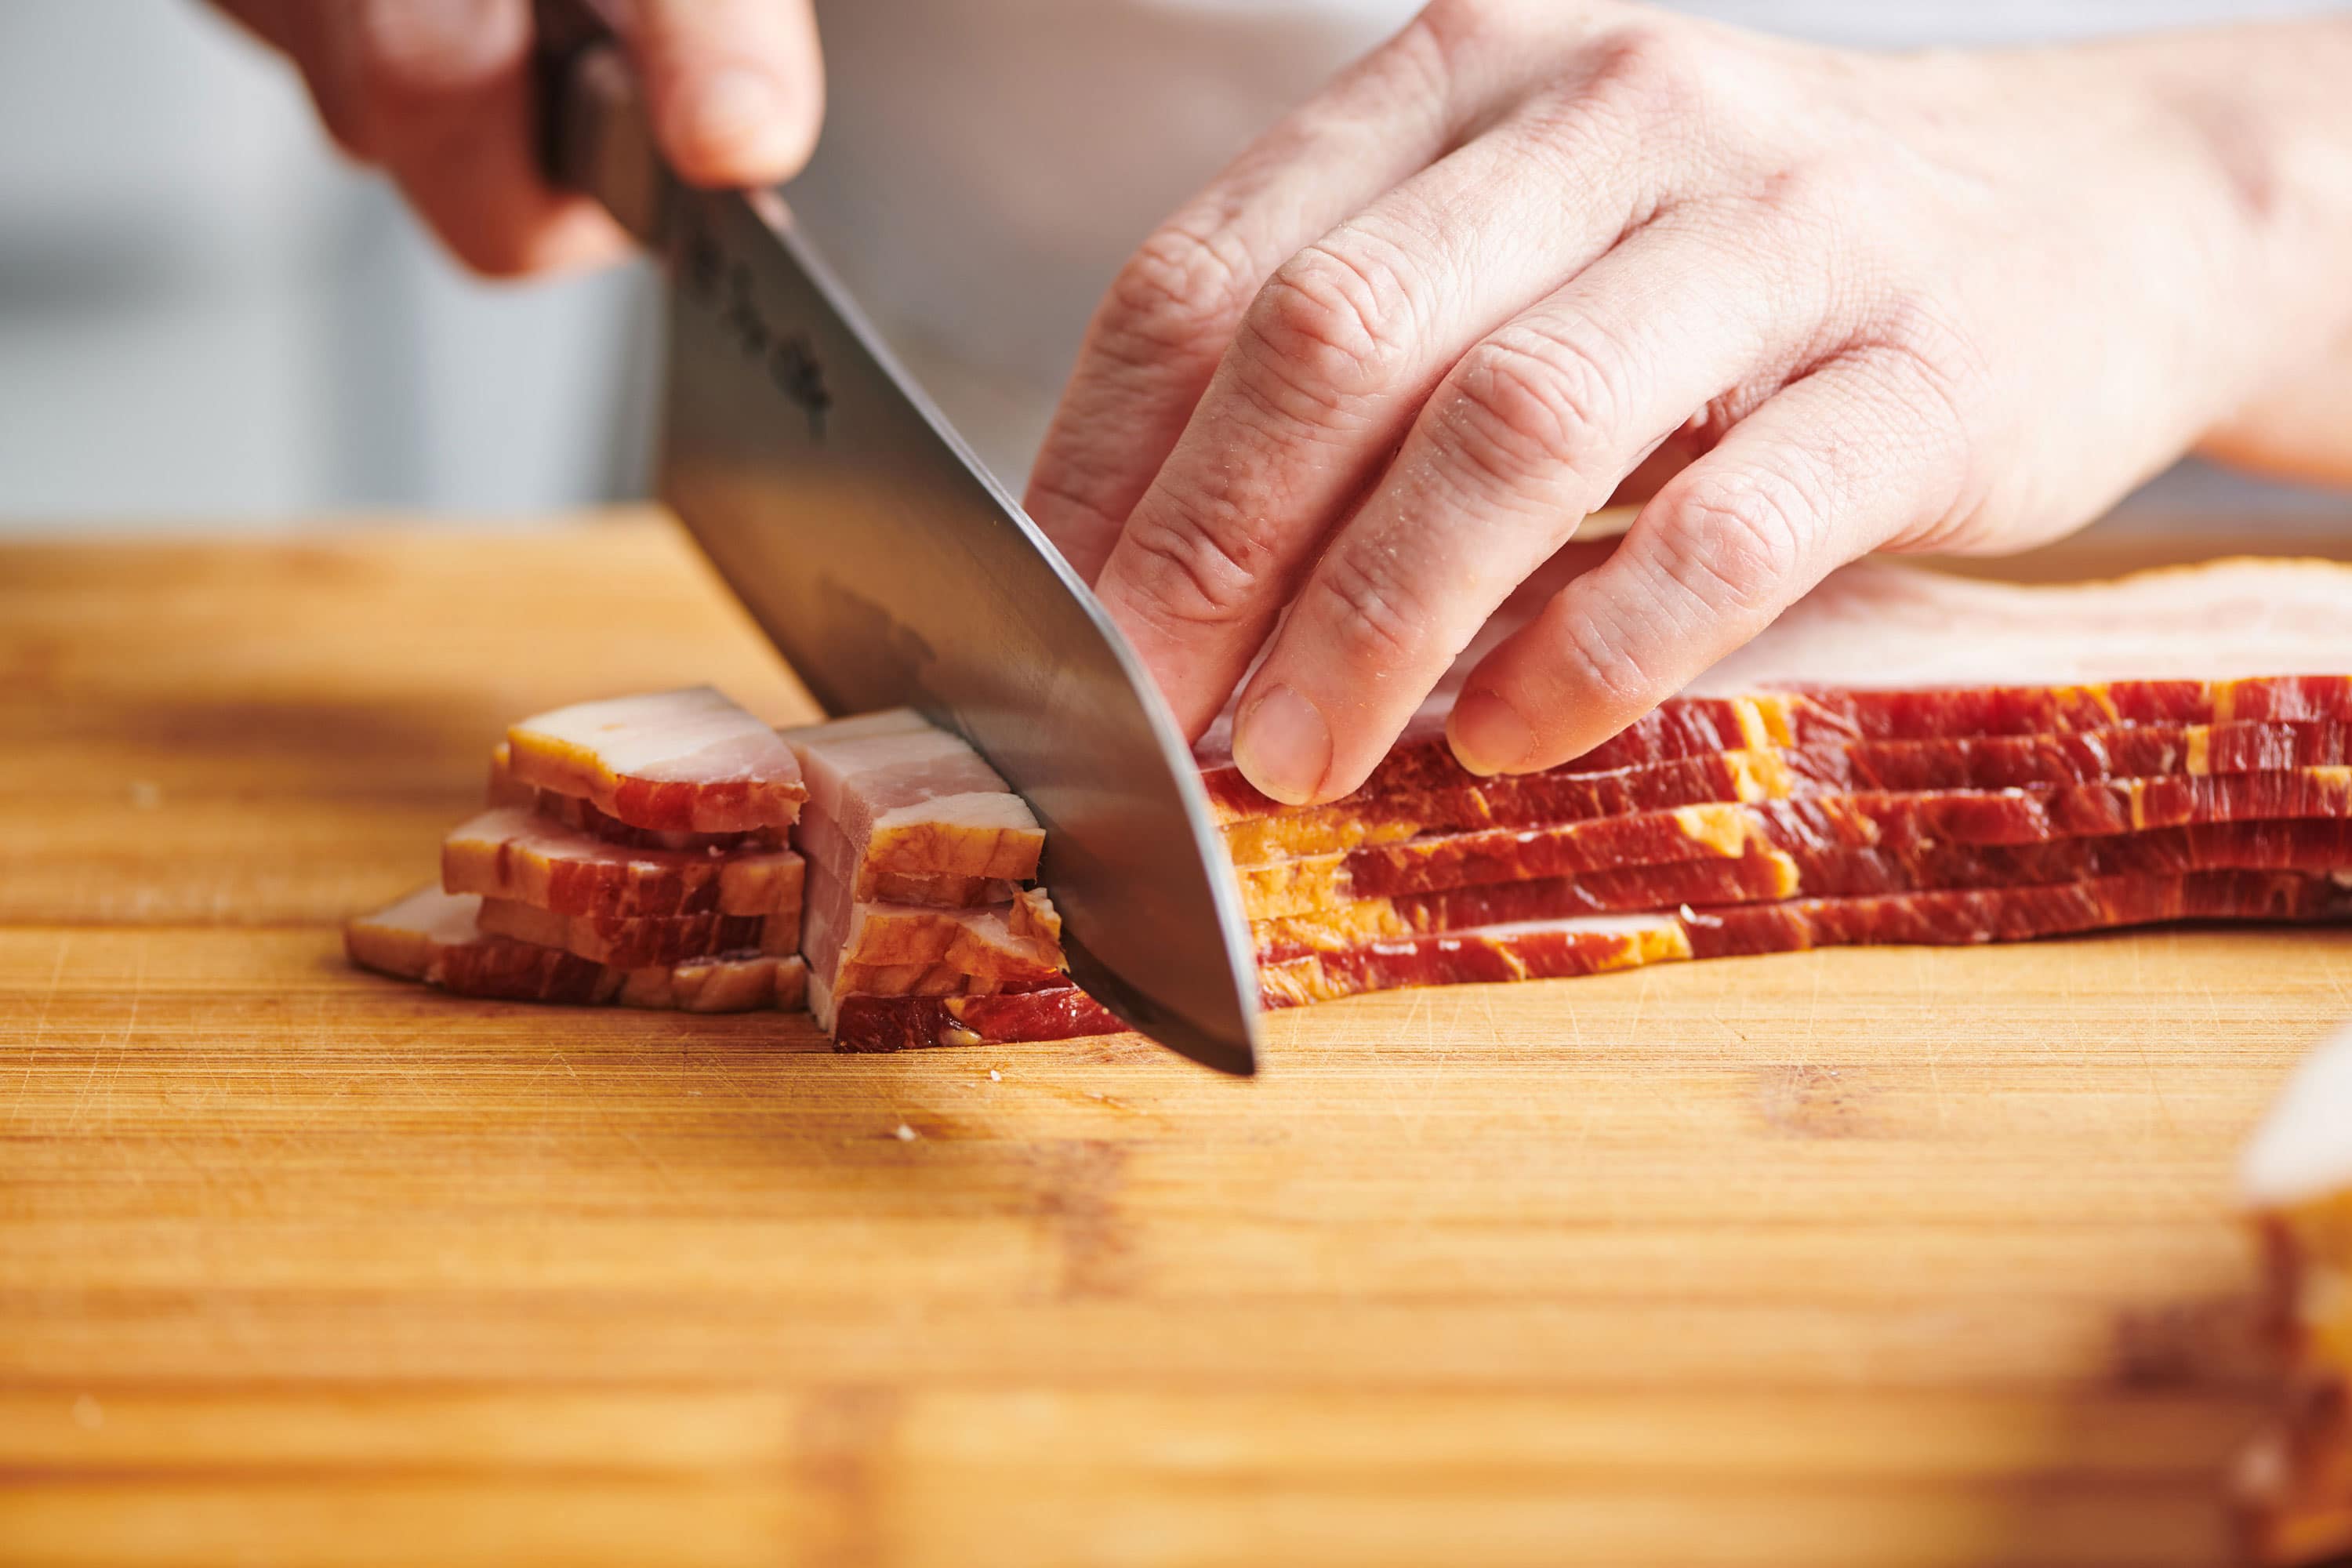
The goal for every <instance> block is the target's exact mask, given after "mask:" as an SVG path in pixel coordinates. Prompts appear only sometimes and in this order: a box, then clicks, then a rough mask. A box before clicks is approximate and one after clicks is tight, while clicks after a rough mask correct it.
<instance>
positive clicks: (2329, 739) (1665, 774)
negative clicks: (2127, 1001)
mask: <svg viewBox="0 0 2352 1568" xmlns="http://www.w3.org/2000/svg"><path fill="white" fill-rule="evenodd" d="M2347 763H2352V724H2340V723H2270V722H2252V721H2240V722H2234V723H2228V724H2146V725H2121V726H2114V727H2110V728H2107V729H2104V730H2094V731H2084V732H2082V733H2078V734H2065V735H1983V736H1968V737H1958V738H1954V739H1948V740H1927V741H1857V742H1851V743H1845V744H1838V745H1830V746H1816V747H1810V748H1807V747H1798V748H1793V749H1790V750H1787V751H1781V750H1779V749H1776V748H1772V747H1769V746H1768V747H1762V748H1746V749H1741V750H1736V751H1728V752H1710V753H1708V754H1706V755H1704V756H1697V757H1685V758H1679V759H1676V760H1674V761H1670V762H1660V763H1645V764H1643V765H1641V766H1637V767H1625V768H1616V769H1608V770H1602V771H1599V772H1593V771H1584V770H1581V769H1580V766H1579V765H1577V764H1571V765H1570V766H1569V767H1565V768H1556V769H1553V770H1551V771H1549V772H1546V773H1525V774H1520V775H1517V776H1511V775H1506V776H1503V777H1498V778H1491V779H1479V780H1473V781H1469V782H1467V783H1464V784H1458V785H1454V786H1451V787H1435V788H1431V789H1428V790H1423V791H1418V792H1411V793H1404V794H1398V795H1378V794H1363V795H1350V796H1349V797H1348V798H1347V799H1345V800H1342V801H1338V802H1335V803H1333V804H1332V805H1324V806H1297V807H1284V808H1282V809H1280V810H1278V811H1276V812H1271V813H1266V814H1263V815H1238V816H1237V815H1234V814H1232V813H1231V812H1228V813H1226V814H1225V816H1226V819H1225V820H1224V821H1223V823H1222V824H1221V831H1222V832H1223V837H1224V840H1225V848H1226V851H1227V853H1228V854H1230V855H1231V856H1232V857H1233V858H1234V862H1235V863H1236V864H1239V865H1245V866H1246V865H1255V864H1259V863H1262V862H1265V861H1267V860H1278V859H1285V858H1294V857H1297V856H1301V855H1316V854H1328V853H1331V852H1334V851H1338V850H1345V849H1353V848H1356V847H1360V846H1362V845H1365V844H1381V843H1391V842H1394V841H1396V840H1398V839H1403V838H1411V837H1415V836H1417V835H1422V834H1432V833H1460V832H1475V831H1479V830H1482V829H1486V828H1492V827H1554V826H1561V825H1563V824H1566V823H1570V822H1582V821H1589V820H1591V819H1592V818H1595V817H1601V816H1626V815H1631V814H1633V813H1635V812H1643V811H1668V810H1673V809H1675V808H1676V807H1679V806H1685V805H1710V804H1715V803H1719V802H1754V801H1765V800H1780V799H1788V798H1790V797H1794V796H1811V795H1841V794H1853V793H1859V792H1874V791H1893V790H1904V791H1920V790H1936V791H1949V790H1986V789H2030V788H2036V787H2042V786H2052V785H2063V784H2094V783H2099V782H2103V781H2108V780H2116V779H2127V778H2153V777H2161V776H2168V775H2176V774H2189V775H2206V774H2240V773H2272V772H2283V771H2289V770H2300V769H2305V768H2314V767H2333V766H2342V765H2345V764H2347Z"/></svg>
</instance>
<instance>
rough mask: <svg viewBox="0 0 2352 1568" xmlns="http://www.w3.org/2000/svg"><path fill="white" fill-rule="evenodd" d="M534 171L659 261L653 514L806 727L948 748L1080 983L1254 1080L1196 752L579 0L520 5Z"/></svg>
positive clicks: (800, 262)
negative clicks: (871, 722)
mask: <svg viewBox="0 0 2352 1568" xmlns="http://www.w3.org/2000/svg"><path fill="white" fill-rule="evenodd" d="M539 12H540V21H541V34H540V37H541V50H542V53H541V61H540V69H539V81H540V87H541V110H542V116H543V121H542V124H543V132H544V136H545V142H546V146H545V149H544V153H545V157H546V162H547V165H548V168H549V170H550V172H551V174H552V175H553V176H554V177H555V178H556V179H557V180H558V182H559V183H560V184H564V185H567V186H570V187H572V188H573V189H577V190H580V191H583V192H585V193H587V194H589V195H594V196H596V197H598V198H599V199H600V200H602V201H603V202H604V205H606V207H607V208H608V209H610V210H611V211H612V212H613V214H614V216H615V217H616V218H618V219H619V220H620V221H621V223H622V225H623V226H625V227H626V228H627V229H629V230H630V232H631V233H632V234H634V235H635V236H636V237H637V238H638V239H639V240H640V241H642V242H643V243H645V244H646V245H647V246H648V247H651V248H653V249H654V250H655V251H656V253H657V254H658V255H660V256H661V257H663V258H665V259H666V262H667V274H668V279H669V301H668V324H669V348H668V356H667V389H666V393H665V398H664V430H663V439H662V458H661V464H660V474H661V479H660V491H661V495H662V499H663V500H666V501H667V502H668V503H669V505H670V506H671V507H672V508H673V509H674V510H676V511H677V513H678V515H679V516H680V517H681V518H682V519H683V520H684V521H685V522H686V525H687V527H688V531H690V532H691V533H692V534H693V535H694V537H695V538H696V540H697V541H698V542H699V543H700V544H701V546H702V548H703V551H704V552H705V553H706V554H708V555H709V558H710V560H711V561H712V563H714V564H715V565H716V566H717V567H718V569H719V574H720V576H721V577H722V578H724V579H725V581H726V583H727V584H728V586H729V587H730V588H731V589H732V590H733V591H734V593H735V594H736V595H737V596H738V597H739V598H740V599H741V600H742V601H743V603H744V605H746V606H747V607H748V608H749V609H750V611H751V615H752V617H753V619H754V620H756V621H757V622H758V623H759V625H760V626H761V629H762V630H763V631H764V632H766V634H767V635H768V637H769V638H770V639H771V640H772V642H773V643H774V644H775V645H776V647H777V648H778V649H779V650H780V651H781V652H782V654H783V656H784V658H785V659H786V661H787V662H788V663H790V664H791V665H792V667H793V669H794V671H796V672H797V673H798V674H799V676H800V677H801V679H802V680H803V682H804V683H805V684H806V685H807V686H808V688H809V689H810V690H811V691H812V692H813V693H814V695H815V697H816V699H817V700H818V701H819V702H821V703H823V704H824V707H825V708H826V710H828V711H831V712H835V713H843V712H864V711H868V710H876V709H882V708H893V707H899V706H910V707H913V708H916V709H918V710H920V711H922V712H923V713H924V714H925V715H926V716H928V717H929V718H931V719H932V720H934V721H938V722H943V723H945V724H947V725H948V726H949V727H950V728H952V729H954V730H955V731H958V732H959V733H961V734H962V735H963V736H964V738H965V739H967V740H969V741H970V742H971V743H972V745H973V746H975V747H976V748H977V749H978V750H979V751H980V752H981V754H982V755H983V756H984V757H986V758H987V759H988V761H989V763H991V764H992V766H994V767H995V768H996V770H997V771H998V772H999V773H1002V774H1003V775H1004V778H1005V780H1006V782H1007V783H1009V784H1011V785H1012V786H1013V789H1014V791H1016V792H1017V793H1018V794H1019V795H1021V796H1022V797H1023V798H1024V799H1025V800H1026V801H1028V803H1029V805H1030V808H1031V809H1032V810H1033V811H1034V812H1035V813H1036V815H1037V818H1038V820H1039V822H1040V823H1041V824H1042V825H1043V826H1044V827H1045V861H1044V864H1043V866H1042V867H1041V868H1040V877H1041V879H1043V880H1044V881H1045V884H1046V886H1048V887H1049V888H1051V889H1052V890H1053V895H1054V901H1055V906H1056V907H1057V908H1058V909H1059V910H1060V911H1061V914H1062V919H1063V946H1064V950H1065V952H1066V955H1067V957H1068V960H1069V964H1070V973H1071V976H1072V978H1073V979H1074V980H1076V982H1077V983H1078V984H1080V985H1081V986H1083V987H1084V988H1085V989H1086V990H1087V993H1088V994H1091V995H1093V996H1094V997H1095V998H1096V999H1097V1001H1099V1002H1100V1003H1102V1005H1104V1006H1105V1007H1107V1008H1108V1009H1109V1010H1110V1011H1111V1012H1112V1013H1114V1014H1116V1015H1118V1017H1119V1018H1120V1019H1121V1020H1122V1021H1124V1022H1126V1023H1127V1024H1129V1026H1132V1027H1134V1028H1135V1029H1136V1030H1137V1031H1138V1032H1139V1033H1141V1034H1143V1035H1146V1036H1148V1037H1150V1038H1152V1039H1154V1040H1157V1041H1159V1042H1160V1044H1162V1045H1164V1046H1168V1047H1171V1048H1173V1049H1175V1050H1177V1051H1180V1052H1181V1053H1182V1054H1184V1055H1185V1056H1187V1057H1190V1058H1192V1059H1193V1060H1195V1061H1199V1062H1202V1063H1205V1064H1206V1065H1208V1066H1210V1067H1213V1068H1219V1069H1221V1070H1223V1071H1226V1072H1232V1073H1243V1074H1245V1073H1249V1072H1251V1071H1253V1070H1255V1065H1256V1060H1257V1052H1258V1007H1257V971H1256V964H1255V959H1254V957H1253V955H1252V946H1251V942H1250V940H1249V935H1248V928H1247V925H1246V923H1245V921H1244V919H1243V915H1242V909H1241V902H1240V896H1239V891H1238V889H1237V888H1236V886H1235V884H1234V879H1233V877H1232V874H1231V869H1230V866H1229V863H1228V861H1227V859H1226V857H1225V852H1224V847H1223V841H1222V839H1221V838H1220V837H1218V835H1217V832H1216V829H1215V827H1214V826H1213V823H1212V821H1211V818H1210V816H1209V807H1208V799H1207V795H1206V793H1205V792H1204V791H1203V789H1202V784H1201V780H1200V774H1199V772H1198V770H1197V769H1196V767H1195V766H1194V764H1193V763H1192V752H1191V749H1190V747H1188V746H1187V745H1186V744H1185V743H1184V739H1183V736H1182V735H1181V733H1180V732H1179V731H1178V730H1177V728H1176V725H1175V722H1174V721H1173V719H1172V718H1171V716H1170V714H1169V712H1168V710H1167V707H1166V705H1165V703H1164V702H1162V701H1161V700H1160V696H1159V693H1158V691H1157V690H1156V689H1154V688H1153V687H1152V686H1151V685H1150V678H1149V676H1148V675H1147V674H1146V672H1145V671H1144V669H1143V668H1142V666H1141V664H1140V662H1139V660H1138V659H1137V658H1136V657H1135V655H1134V653H1133V651H1132V650H1131V649H1130V648H1129V646H1128V644H1127V641H1126V639H1125V637H1122V636H1121V635H1120V633H1119V632H1118V629H1117V628H1116V627H1115V626H1112V624H1111V622H1110V620H1109V617H1108V616H1107V615H1106V614H1105V613H1104V611H1103V608H1102V606H1101V605H1100V603H1099V602H1098V601H1097V599H1096V598H1095V596H1094V595H1093V593H1092V592H1091V591H1090V590H1089V589H1088V588H1087V586H1086V584H1084V583H1082V582H1080V581H1079V580H1078V578H1077V576H1076V574H1074V573H1073V572H1072V571H1071V570H1070V568H1069V567H1068V565H1067V564H1066V563H1065V562H1064V561H1063V560H1062V558H1061V555H1060V553H1059V552H1057V551H1055V549H1054V547H1053V546H1052V545H1051V544H1050V543H1049V542H1047V541H1046V540H1045V536H1044V535H1043V534H1042V533H1041V532H1039V531H1038V529H1037V527H1036V525H1035V524H1034V522H1032V521H1030V520H1029V518H1028V517H1027V516H1026V515H1025V514H1024V512H1023V511H1022V510H1021V508H1020V506H1019V505H1018V504H1017V503H1016V502H1015V501H1014V500H1013V498H1012V497H1011V496H1010V495H1008V494H1007V493H1006V492H1005V491H1004V489H1003V487H1001V486H1000V485H999V484H998V483H997V482H996V481H995V480H994V479H993V478H992V477H991V476H990V475H989V473H988V472H987V470H986V469H985V468H983V467H982V465H981V464H980V462H979V461H978V460H977V459H976V458H974V457H973V456H972V455H971V451H970V449H969V448H968V447H966V446H965V445H964V443H963V442H962V441H961V439H960V438H959V437H957V435H956V434H955V431H954V429H953V428H952V427H951V426H950V425H949V423H948V422H947V420H946V419H945V418H944V417H942V416H940V413H939V411H938V410H937V409H936V408H935V407H933V406H932V405H931V404H930V402H929V399H928V398H927V397H926V396H925V395H923V394H922V392H921V391H920V390H919V388H918V387H917V386H916V384H914V383H913V381H912V380H910V379H909V378H908V376H907V375H906V374H905V373H904V372H902V371H901V370H900V369H899V368H898V365H897V364H896V363H895V362H894V361H893V360H892V358H891V356H890V354H889V352H888V351H887V348H886V347H885V346H884V345H883V343H882V342H881V340H880V339H879V337H878V336H877V334H876V333H875V332H874V331H873V330H872V328H871V327H869V326H868V325H867V324H866V321H864V320H863V319H862V317H861V316H860V314H859V312H858V311H857V310H856V306H855V304H854V303H853V302H852V300H850V298H849V296H848V294H847V293H846V292H845V290H844V289H842V287H841V285H840V284H839V282H838V281H837V280H836V279H835V277H834V276H833V275H832V273H831V272H830V271H829V270H828V269H827V268H825V266H824V263H823V261H822V260H821V259H820V258H818V257H817V255H816V253H815V250H814V247H812V246H811V245H810V243H809V242H808V240H807V238H806V237H805V236H804V235H803V234H802V233H801V232H800V230H799V229H798V228H797V227H796V226H795V225H794V222H793V216H792V215H791V212H790V210H789V209H788V208H787V207H786V205H784V203H783V201H782V198H781V197H780V196H778V195H777V194H776V193H774V192H772V191H699V190H693V189H689V188H688V187H687V186H686V185H684V184H682V183H681V182H679V181H678V180H677V179H676V178H675V177H674V176H672V175H671V174H669V172H668V171H667V169H666V168H665V167H664V165H663V164H662V162H661V159H660V156H659V154H658V153H657V151H656V148H655V146H654V142H653V139H652V136H651V134H650V132H649V130H648V128H647V121H646V116H645V114H644V112H643V110H642V108H641V107H640V105H639V103H638V100H637V97H636V92H635V83H634V81H633V80H632V79H631V78H630V75H629V72H628V69H627V68H626V65H625V62H624V60H623V58H622V57H621V54H620V52H619V50H618V47H617V46H616V45H615V44H614V41H613V37H612V35H611V34H610V32H609V31H608V30H607V29H606V28H605V27H604V25H603V19H602V18H601V16H598V15H596V13H595V11H594V10H593V7H591V6H590V5H587V4H585V0H539Z"/></svg>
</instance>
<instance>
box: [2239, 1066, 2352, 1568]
mask: <svg viewBox="0 0 2352 1568" xmlns="http://www.w3.org/2000/svg"><path fill="white" fill-rule="evenodd" d="M2244 1186H2245V1192H2246V1196H2247V1199H2248V1201H2249V1203H2250V1204H2251V1205H2252V1207H2253V1209H2254V1212H2255V1213H2256V1215H2258V1216H2259V1218H2260V1221H2261V1224H2262V1227H2263V1237H2264V1239H2265V1241H2266V1243H2267V1251H2268V1253H2269V1257H2270V1263H2271V1269H2270V1282H2271V1308H2272V1320H2273V1323H2274V1324H2275V1326H2276V1329H2277V1331H2278V1335H2279V1339H2280V1341H2281V1342H2282V1345H2283V1347H2284V1350H2285V1352H2286V1356H2287V1366H2288V1380H2287V1389H2286V1394H2287V1398H2286V1405H2285V1408H2284V1412H2283V1413H2282V1415H2281V1416H2280V1418H2279V1420H2278V1421H2277V1423H2276V1424H2275V1425H2274V1426H2273V1427H2272V1428H2271V1430H2269V1431H2268V1432H2266V1433H2265V1434H2263V1436H2262V1437H2261V1438H2260V1439H2259V1440H2258V1442H2257V1443H2256V1445H2255V1447H2254V1448H2253V1449H2252V1451H2251V1452H2250V1453H2249V1454H2248V1455H2247V1456H2246V1459H2245V1462H2244V1464H2243V1465H2242V1468H2241V1470H2240V1474H2239V1489H2240V1496H2241V1500H2242V1502H2243V1504H2244V1505H2245V1508H2246V1510H2247V1523H2248V1526H2249V1533H2250V1534H2251V1536H2252V1542H2251V1544H2252V1557H2253V1560H2254V1561H2256V1562H2258V1563H2264V1564H2275V1565H2276V1568H2320V1565H2321V1564H2325V1563H2345V1562H2352V1031H2347V1032H2346V1033H2345V1034H2343V1035H2340V1036H2338V1037H2336V1039H2335V1040H2334V1041H2333V1042H2332V1043H2330V1044H2329V1045H2327V1046H2326V1047H2324V1048H2323V1049H2322V1050H2321V1051H2320V1052H2319V1053H2318V1054H2317V1055H2316V1056H2315V1057H2313V1058H2311V1060H2310V1061H2308V1062H2307V1063H2305V1065H2304V1067H2303V1068H2302V1070H2301V1071H2300V1072H2298V1073H2297V1074H2296V1075H2295V1077H2294V1079H2293V1080H2292V1081H2291V1082H2290V1083H2289V1084H2288V1086H2287V1089H2286V1092H2285V1094H2284V1096H2282V1097H2281V1099H2280V1100H2279V1102H2278V1105H2277V1106H2276V1108H2275V1109H2274V1110H2273V1111H2272V1112H2271V1115H2270V1119H2269V1120H2268V1121H2265V1122H2264V1123H2263V1128H2262V1131H2260V1132H2259V1133H2257V1134H2256V1135H2255V1138H2254V1141H2253V1143H2252V1146H2251V1147H2250V1148H2249V1149H2248V1150H2247V1152H2246V1160H2245V1167H2244Z"/></svg>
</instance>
